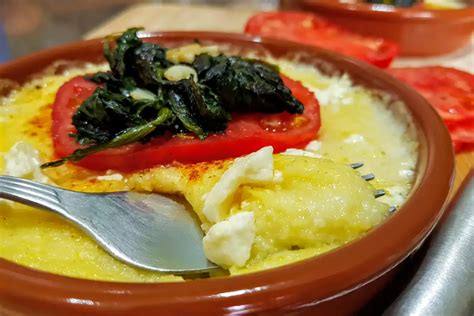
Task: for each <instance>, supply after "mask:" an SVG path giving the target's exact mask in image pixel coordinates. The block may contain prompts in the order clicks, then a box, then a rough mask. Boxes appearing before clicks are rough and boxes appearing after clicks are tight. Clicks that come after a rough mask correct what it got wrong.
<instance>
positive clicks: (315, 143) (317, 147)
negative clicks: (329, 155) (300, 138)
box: [304, 140, 322, 151]
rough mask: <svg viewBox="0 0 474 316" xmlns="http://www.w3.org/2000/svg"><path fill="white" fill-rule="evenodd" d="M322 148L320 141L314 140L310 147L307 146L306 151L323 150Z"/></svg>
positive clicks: (309, 144)
mask: <svg viewBox="0 0 474 316" xmlns="http://www.w3.org/2000/svg"><path fill="white" fill-rule="evenodd" d="M321 146H322V144H321V142H320V141H319V140H312V141H310V142H309V143H308V145H306V147H305V148H304V149H305V150H308V151H318V150H320V149H321Z"/></svg>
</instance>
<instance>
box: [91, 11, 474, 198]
mask: <svg viewBox="0 0 474 316" xmlns="http://www.w3.org/2000/svg"><path fill="white" fill-rule="evenodd" d="M254 12H255V11H254V10H251V9H248V8H242V7H233V8H230V9H229V8H221V7H211V6H195V5H193V6H190V5H162V4H152V3H150V4H139V5H134V6H131V7H130V8H129V9H127V10H125V11H124V12H122V13H120V14H118V15H117V16H116V17H114V18H112V19H111V20H109V21H106V22H104V23H103V24H101V25H99V26H97V27H95V28H94V29H92V30H91V31H89V32H88V33H87V34H85V35H84V38H97V37H103V36H105V35H108V34H111V33H115V32H120V31H123V30H125V29H126V28H128V27H132V26H143V27H145V30H147V31H172V30H199V31H221V32H242V31H243V27H244V25H245V22H246V21H247V19H248V17H250V16H251V15H252V14H253V13H254ZM473 47H474V37H473V40H472V41H471V42H470V43H469V45H468V46H467V47H464V48H463V49H461V50H459V51H457V52H454V53H452V54H450V55H445V56H441V57H432V58H418V59H417V58H409V59H408V58H398V59H397V60H396V61H395V65H396V66H405V65H406V66H417V65H420V66H421V65H427V64H442V65H444V66H452V67H456V68H460V69H464V70H467V71H470V72H472V71H473V70H474V52H473V51H474V50H473ZM473 167H474V152H472V151H471V152H467V153H462V154H458V155H456V178H455V181H454V190H453V192H455V191H456V190H457V189H458V188H459V185H460V184H461V182H462V180H463V179H464V178H465V177H466V175H467V174H468V173H469V171H470V169H472V168H473Z"/></svg>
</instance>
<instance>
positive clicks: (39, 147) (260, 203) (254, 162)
mask: <svg viewBox="0 0 474 316" xmlns="http://www.w3.org/2000/svg"><path fill="white" fill-rule="evenodd" d="M269 61H270V62H271V63H273V64H277V65H278V66H279V67H280V70H281V72H282V73H283V74H285V75H286V76H287V77H289V78H291V79H293V80H297V81H301V82H302V84H303V85H304V86H305V87H306V88H307V89H309V90H311V91H312V92H314V93H315V94H316V96H317V97H318V99H319V102H320V105H321V119H322V126H321V130H320V131H319V136H318V137H317V139H315V140H314V141H312V142H310V143H309V144H307V146H306V148H305V149H304V150H303V149H301V148H300V149H292V148H289V149H288V150H287V151H285V152H283V153H280V154H274V153H273V149H272V148H271V147H264V148H262V149H259V150H257V151H256V152H254V153H251V154H249V155H246V156H243V157H240V158H236V159H225V160H217V161H211V162H201V163H196V164H180V163H173V164H168V165H164V166H156V167H153V168H150V169H146V170H141V171H134V172H127V173H125V172H118V171H116V170H108V171H91V170H88V169H86V168H82V167H79V166H76V165H74V164H70V163H68V164H64V165H62V166H59V167H57V168H50V169H45V170H41V169H40V168H39V165H40V164H41V163H44V162H48V161H52V160H54V159H55V158H57V157H55V154H54V147H53V141H52V137H51V133H52V122H51V111H52V103H53V101H54V98H55V96H56V92H57V90H58V89H59V87H60V86H61V85H62V84H63V83H65V82H67V81H68V80H70V79H71V78H74V77H75V76H78V75H84V74H90V73H94V72H97V71H102V70H106V69H107V66H105V65H84V66H81V67H76V68H69V69H67V70H66V71H64V72H62V73H59V74H55V73H54V72H45V73H44V74H43V75H42V76H41V77H38V78H37V79H34V80H32V81H31V82H29V83H27V84H25V85H23V86H22V87H21V88H17V89H15V90H13V91H12V92H11V93H10V94H9V95H8V96H5V97H2V98H1V99H0V135H1V138H0V151H1V152H3V155H2V159H1V162H0V173H1V174H9V175H13V176H21V177H24V178H29V179H32V180H35V181H41V182H49V183H51V184H55V185H58V186H60V187H64V188H67V189H72V190H77V191H84V192H110V191H120V190H137V191H147V192H157V193H168V194H173V195H176V196H177V197H180V198H182V199H184V200H186V201H187V202H188V203H189V204H190V206H191V208H192V210H193V211H194V212H196V214H197V215H198V216H199V219H200V220H201V222H202V228H203V230H204V231H205V233H206V236H205V238H204V240H203V243H204V249H205V253H206V255H207V257H208V258H209V259H210V260H211V261H213V262H215V263H217V264H219V265H220V266H221V267H222V268H223V271H225V272H226V273H229V274H231V275H234V274H240V273H248V272H253V271H259V270H262V269H267V268H272V267H275V266H279V265H283V264H288V263H291V262H294V261H298V260H302V259H305V258H308V257H311V256H314V255H318V254H321V253H324V252H326V251H329V250H331V249H334V248H336V247H339V246H341V245H344V244H346V243H348V242H350V241H353V240H355V239H357V238H360V237H361V236H363V235H364V234H365V233H366V232H368V231H369V230H370V229H372V228H373V227H375V226H377V225H378V224H380V223H381V222H382V221H383V220H384V219H386V218H387V217H388V216H389V215H390V213H389V207H390V206H392V205H394V206H400V205H401V204H402V203H403V201H404V200H405V199H406V198H407V196H408V194H409V191H410V188H411V185H412V182H413V179H414V176H415V166H416V159H417V144H416V142H415V141H414V139H413V137H412V134H411V132H410V126H409V125H408V124H407V123H405V122H403V121H401V120H399V119H398V118H397V117H396V116H395V115H394V114H393V113H392V112H391V111H390V110H389V108H388V105H389V102H391V101H390V100H389V99H387V98H384V97H381V96H379V95H376V94H374V93H372V92H371V91H368V90H366V89H364V88H363V87H360V86H354V85H353V84H352V82H351V80H350V78H348V77H347V76H346V75H343V76H333V77H329V76H325V75H322V74H321V73H320V72H319V71H318V70H316V69H315V68H313V67H312V66H309V65H304V64H300V63H297V62H291V61H286V60H269ZM358 161H360V162H364V167H362V168H361V169H358V170H353V169H352V168H351V167H350V166H349V165H348V164H349V163H352V162H358ZM369 172H371V173H374V174H375V175H376V178H375V180H373V181H371V182H367V181H365V180H364V179H362V178H361V174H363V173H369ZM382 188H383V189H385V191H386V193H387V194H386V195H385V196H384V197H382V198H379V199H375V198H374V195H373V192H374V190H375V189H382ZM98 211H100V210H98ZM0 257H2V258H5V259H7V260H11V261H13V262H16V263H19V264H23V265H26V266H29V267H32V268H36V269H40V270H45V271H49V272H53V273H57V274H62V275H68V276H74V277H80V278H86V279H97V280H114V281H124V282H155V281H160V282H161V281H176V280H181V277H178V276H173V275H167V274H162V273H157V272H149V271H143V270H139V269H135V268H133V267H130V266H128V265H126V264H123V263H121V262H119V261H117V260H115V259H114V258H112V257H111V256H110V255H108V254H107V253H105V252H104V251H103V250H102V249H101V248H100V247H99V246H98V245H97V244H96V243H95V242H94V241H92V240H91V239H90V238H89V237H88V236H86V235H85V234H84V233H83V232H81V231H79V230H78V229H76V228H75V227H73V226H71V225H70V224H69V223H67V222H65V221H63V220H62V219H61V218H59V217H57V216H55V215H52V214H49V213H47V212H44V211H41V210H37V209H33V208H30V207H26V206H22V205H20V204H16V203H10V202H8V201H0Z"/></svg>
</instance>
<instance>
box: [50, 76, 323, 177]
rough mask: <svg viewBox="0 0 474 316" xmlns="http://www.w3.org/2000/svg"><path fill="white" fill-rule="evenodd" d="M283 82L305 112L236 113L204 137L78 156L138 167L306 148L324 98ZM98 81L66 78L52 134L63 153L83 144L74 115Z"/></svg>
mask: <svg viewBox="0 0 474 316" xmlns="http://www.w3.org/2000/svg"><path fill="white" fill-rule="evenodd" d="M282 79H283V82H284V83H285V85H286V86H287V87H288V88H289V89H290V90H291V92H292V93H293V95H294V96H295V97H296V98H297V99H298V100H300V101H301V102H302V103H303V104H304V106H305V110H304V113H303V114H297V115H295V114H288V113H277V114H270V115H269V114H263V113H251V114H238V113H233V114H232V121H230V122H229V125H228V128H227V130H226V131H225V132H224V133H222V134H212V135H210V136H208V137H207V138H206V139H204V140H199V139H198V138H196V137H194V136H191V135H184V136H183V135H171V134H169V135H164V136H161V137H157V138H154V139H153V140H152V141H150V142H149V143H147V144H139V143H134V144H129V145H125V146H122V147H120V148H114V149H107V150H104V151H102V152H99V153H97V154H94V155H91V156H88V157H86V158H84V159H82V160H80V161H77V162H74V163H75V164H77V165H80V166H82V167H85V168H88V169H92V170H108V169H113V170H118V171H123V172H127V171H133V170H140V169H146V168H150V167H153V166H155V165H162V164H169V163H173V162H181V163H196V162H201V161H211V160H217V159H225V158H232V157H238V156H242V155H245V154H248V153H251V152H253V151H256V150H258V149H260V148H262V147H264V146H273V148H274V150H275V152H281V151H284V150H285V149H287V148H290V147H291V148H301V147H304V146H305V145H306V144H307V143H308V142H310V141H311V140H313V139H314V138H315V137H316V134H317V131H318V130H319V127H320V113H319V104H318V101H317V100H316V97H315V96H314V94H313V93H311V92H310V91H309V90H308V89H306V88H305V87H303V85H302V84H301V83H300V82H297V81H293V80H291V79H289V78H287V77H284V76H282ZM96 87H97V85H95V84H94V83H91V82H89V81H87V80H85V79H84V78H82V77H76V78H74V79H72V80H70V81H68V82H67V83H65V84H64V85H63V86H62V87H61V88H60V89H59V90H58V93H57V95H56V99H55V102H54V105H53V140H54V148H55V153H56V155H57V156H59V157H64V156H67V155H69V154H71V153H72V152H73V151H74V150H76V149H78V148H80V145H79V144H78V143H77V142H76V141H75V139H74V138H72V137H70V136H69V135H70V134H71V133H74V132H75V128H74V126H73V125H72V115H73V114H74V112H75V111H76V109H77V108H78V107H79V106H80V104H81V103H82V102H83V101H84V100H85V99H86V98H88V97H89V96H90V95H91V94H92V93H93V92H94V90H95V89H96Z"/></svg>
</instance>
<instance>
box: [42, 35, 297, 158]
mask: <svg viewBox="0 0 474 316" xmlns="http://www.w3.org/2000/svg"><path fill="white" fill-rule="evenodd" d="M139 30H141V29H140V28H131V29H128V30H127V31H125V32H124V33H123V34H122V35H120V36H119V37H108V38H107V39H106V40H105V42H104V56H105V58H106V59H107V61H108V62H109V65H110V71H109V72H99V73H96V74H94V75H90V76H85V77H86V79H88V80H90V81H93V82H95V83H97V84H99V85H100V86H99V87H98V88H97V89H96V91H95V92H94V93H93V94H92V95H91V96H90V97H89V98H87V99H86V100H85V101H84V102H83V103H82V104H81V105H80V106H79V108H78V109H77V110H76V112H75V113H74V115H73V117H72V123H73V125H74V127H75V128H76V130H77V132H76V134H75V135H73V136H74V137H75V138H76V140H77V142H78V143H79V144H81V145H87V146H88V147H86V148H81V149H78V150H76V151H75V152H74V153H73V154H71V155H70V156H68V157H65V158H62V159H60V160H58V161H55V162H51V163H48V164H45V165H43V166H42V167H54V166H58V165H60V164H62V163H64V162H66V161H77V160H80V159H82V158H84V157H85V156H87V155H90V154H93V153H96V152H99V151H101V150H104V149H107V148H113V147H117V146H121V145H124V144H128V143H131V142H147V141H149V140H150V139H151V138H153V137H156V136H159V135H162V134H163V133H164V132H165V131H169V132H172V133H193V134H195V135H196V136H197V137H199V138H200V139H204V138H206V137H207V136H208V134H209V133H216V132H224V131H225V130H226V128H227V124H228V122H229V121H230V120H231V113H232V112H265V113H278V112H284V111H286V112H289V113H302V112H303V110H304V108H303V105H302V104H301V103H300V102H299V101H298V100H296V99H295V98H294V97H293V95H292V94H291V92H290V90H289V89H288V88H287V87H285V85H284V84H283V82H282V80H281V78H280V76H279V74H278V68H276V67H275V66H272V65H269V64H266V63H264V62H261V61H256V60H250V59H244V58H241V57H238V56H230V57H227V56H224V55H219V56H216V57H212V56H210V55H207V54H201V55H199V56H197V57H196V58H195V60H194V62H193V63H192V65H187V66H189V67H193V68H194V69H195V70H196V72H197V74H198V78H194V77H193V76H191V78H188V77H186V79H181V80H176V81H173V80H168V79H166V76H165V72H166V70H167V69H168V68H169V67H171V66H172V63H171V62H170V61H168V60H167V59H166V52H167V49H166V48H164V47H161V46H160V45H158V44H153V43H144V42H143V41H142V40H141V39H140V38H138V36H137V32H138V31H139ZM192 72H194V71H192ZM197 79H198V80H197Z"/></svg>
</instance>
